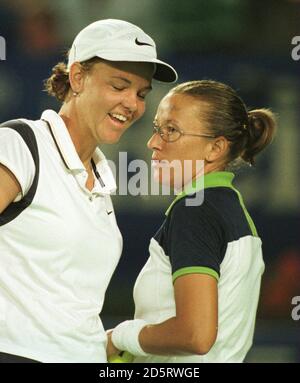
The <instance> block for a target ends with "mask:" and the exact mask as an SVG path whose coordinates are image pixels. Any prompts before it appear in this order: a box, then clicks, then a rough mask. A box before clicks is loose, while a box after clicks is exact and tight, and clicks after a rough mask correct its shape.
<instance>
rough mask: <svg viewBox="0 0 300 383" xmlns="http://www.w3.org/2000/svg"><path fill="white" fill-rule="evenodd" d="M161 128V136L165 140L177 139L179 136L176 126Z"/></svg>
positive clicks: (172, 140)
mask: <svg viewBox="0 0 300 383" xmlns="http://www.w3.org/2000/svg"><path fill="white" fill-rule="evenodd" d="M161 130H162V133H163V137H162V138H163V139H164V140H165V141H167V142H174V141H177V140H178V138H179V137H180V136H181V133H180V131H178V130H177V129H176V128H173V127H172V126H165V127H163V128H162V129H161Z"/></svg>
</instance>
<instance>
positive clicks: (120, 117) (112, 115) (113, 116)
mask: <svg viewBox="0 0 300 383" xmlns="http://www.w3.org/2000/svg"><path fill="white" fill-rule="evenodd" d="M108 115H109V117H110V118H111V119H112V120H113V121H114V122H116V123H119V124H125V123H126V122H127V121H129V118H128V117H126V116H124V115H123V114H119V113H108Z"/></svg>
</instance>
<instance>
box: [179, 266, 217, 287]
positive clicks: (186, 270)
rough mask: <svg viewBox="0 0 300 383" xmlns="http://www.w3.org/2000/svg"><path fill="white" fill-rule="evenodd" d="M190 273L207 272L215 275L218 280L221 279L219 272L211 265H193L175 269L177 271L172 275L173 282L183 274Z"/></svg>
mask: <svg viewBox="0 0 300 383" xmlns="http://www.w3.org/2000/svg"><path fill="white" fill-rule="evenodd" d="M188 274H207V275H210V276H212V277H214V278H215V279H216V280H217V281H218V280H219V274H218V273H217V272H216V271H215V270H213V269H211V268H209V267H202V266H192V267H183V268H182V269H179V270H177V271H175V273H174V274H173V276H172V279H173V283H174V282H175V279H177V278H178V277H181V276H182V275H188Z"/></svg>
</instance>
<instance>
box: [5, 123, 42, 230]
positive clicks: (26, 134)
mask: <svg viewBox="0 0 300 383" xmlns="http://www.w3.org/2000/svg"><path fill="white" fill-rule="evenodd" d="M1 127H3V128H10V129H13V130H15V131H16V132H18V133H19V134H20V136H21V137H22V138H23V140H24V141H25V143H26V145H27V147H28V149H29V150H30V152H31V155H32V158H33V161H34V164H35V176H34V179H33V182H32V185H31V187H30V189H29V191H28V193H27V194H26V195H25V196H24V197H23V198H22V199H21V200H20V201H18V202H14V203H11V204H10V205H9V206H8V207H7V208H6V209H5V210H4V211H3V212H2V213H1V214H0V226H3V225H5V224H6V223H8V222H10V221H12V220H13V219H15V218H16V217H17V216H18V215H19V214H21V213H22V211H23V210H25V209H26V208H27V207H28V206H29V205H30V204H31V202H32V200H33V198H34V196H35V193H36V189H37V185H38V179H39V172H40V160H39V152H38V145H37V141H36V138H35V135H34V132H33V130H32V129H31V127H30V126H29V125H28V124H25V123H24V122H22V121H20V120H11V121H7V122H4V123H2V124H1V125H0V129H1Z"/></svg>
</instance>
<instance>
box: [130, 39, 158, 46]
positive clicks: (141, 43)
mask: <svg viewBox="0 0 300 383" xmlns="http://www.w3.org/2000/svg"><path fill="white" fill-rule="evenodd" d="M134 42H135V43H136V45H149V46H150V47H153V45H151V44H148V43H143V42H141V41H139V40H138V39H137V38H136V39H135V40H134Z"/></svg>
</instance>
